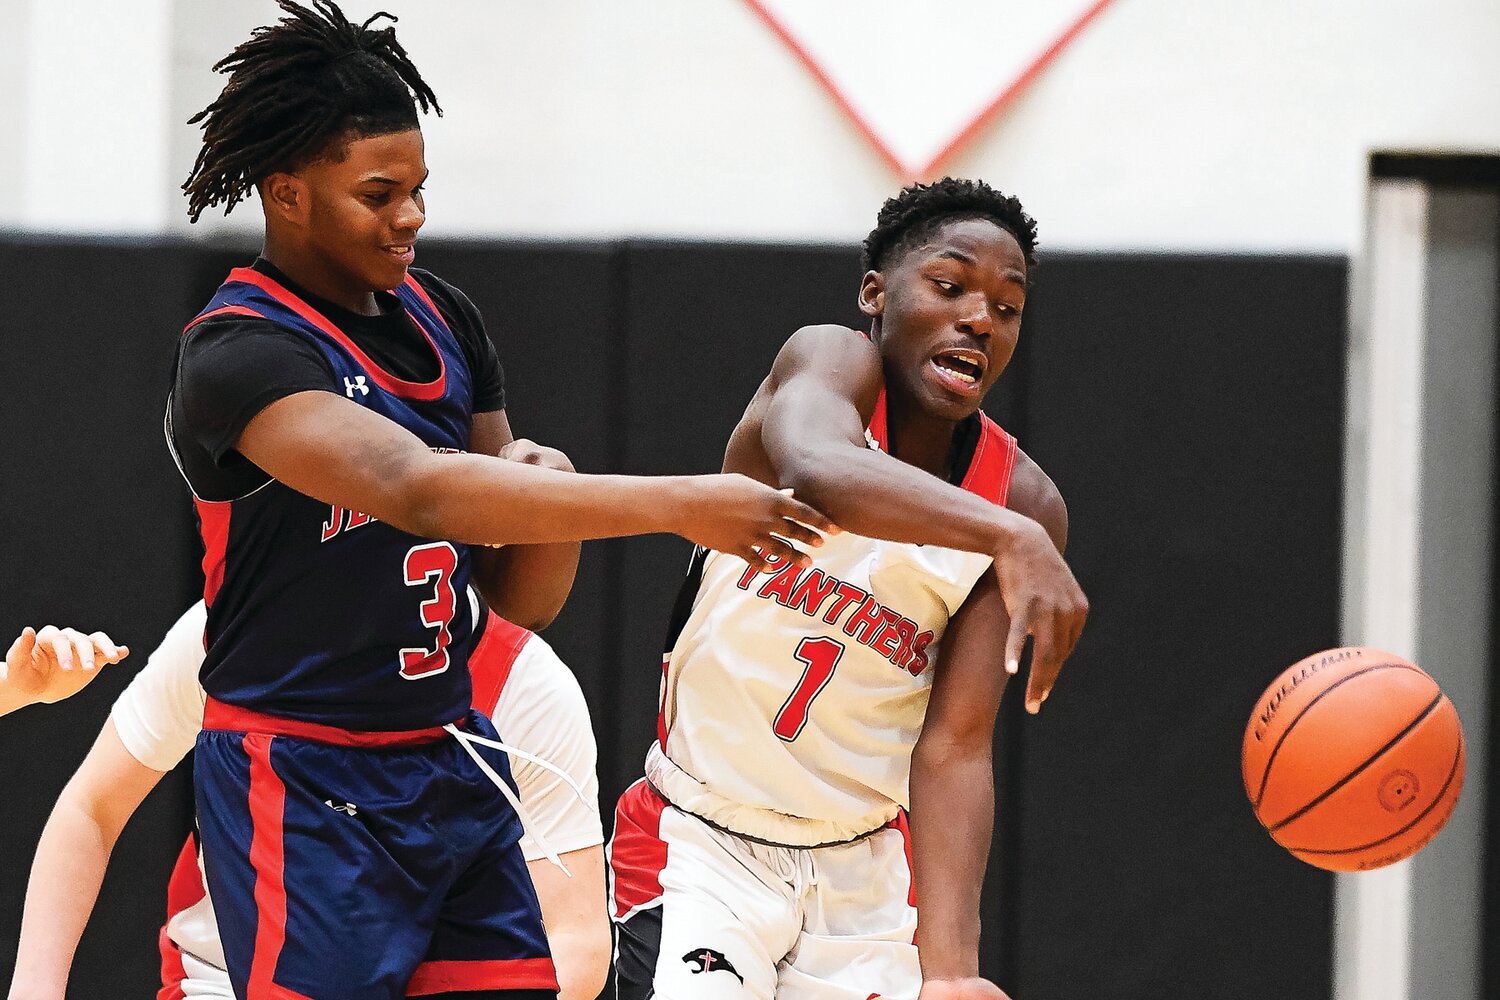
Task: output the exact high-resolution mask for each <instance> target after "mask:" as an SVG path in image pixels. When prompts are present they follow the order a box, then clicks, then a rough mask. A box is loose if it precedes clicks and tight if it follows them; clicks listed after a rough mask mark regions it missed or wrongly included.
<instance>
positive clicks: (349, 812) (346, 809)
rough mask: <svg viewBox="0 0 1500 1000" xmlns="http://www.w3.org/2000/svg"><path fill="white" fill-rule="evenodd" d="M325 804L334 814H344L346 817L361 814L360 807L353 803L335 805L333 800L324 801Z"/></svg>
mask: <svg viewBox="0 0 1500 1000" xmlns="http://www.w3.org/2000/svg"><path fill="white" fill-rule="evenodd" d="M323 804H324V805H325V806H327V807H328V808H330V809H332V810H333V811H334V812H336V813H343V814H344V815H345V816H353V815H355V814H356V813H358V812H359V806H357V805H355V804H354V803H353V802H340V803H338V804H337V805H335V804H334V802H333V800H332V799H324V800H323Z"/></svg>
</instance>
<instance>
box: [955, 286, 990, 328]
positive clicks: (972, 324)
mask: <svg viewBox="0 0 1500 1000" xmlns="http://www.w3.org/2000/svg"><path fill="white" fill-rule="evenodd" d="M955 325H956V326H957V327H958V330H959V332H960V333H966V334H969V335H970V336H974V337H988V336H989V335H990V334H992V333H994V332H995V323H994V320H993V319H992V318H991V317H990V308H989V304H988V303H987V302H986V301H985V298H984V296H983V295H966V296H964V297H963V298H962V299H960V300H959V313H958V322H957V323H956V324H955Z"/></svg>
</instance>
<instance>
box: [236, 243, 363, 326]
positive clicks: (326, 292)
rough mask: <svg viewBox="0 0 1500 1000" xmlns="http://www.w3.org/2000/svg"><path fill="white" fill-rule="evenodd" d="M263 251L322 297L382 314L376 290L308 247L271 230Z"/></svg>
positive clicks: (360, 311) (352, 308) (358, 310)
mask: <svg viewBox="0 0 1500 1000" xmlns="http://www.w3.org/2000/svg"><path fill="white" fill-rule="evenodd" d="M260 255H261V256H262V257H264V258H265V259H266V260H268V261H270V262H271V263H272V264H274V265H276V267H277V268H279V269H280V270H281V272H282V273H283V274H285V275H286V276H287V277H288V278H290V279H291V280H292V281H294V282H296V283H297V284H298V285H300V286H302V287H303V288H304V289H306V290H307V291H309V292H311V293H312V294H314V295H316V296H317V297H318V298H320V299H325V300H327V301H329V302H332V303H333V304H334V305H336V306H341V307H343V308H344V309H347V310H349V311H350V312H353V313H358V314H360V315H361V316H377V315H379V314H380V302H379V300H378V299H377V298H376V297H375V293H374V292H373V291H371V290H370V289H369V288H368V287H366V286H365V284H364V283H363V282H360V281H357V280H354V279H351V278H350V276H349V275H348V274H347V273H345V272H343V271H342V270H340V269H338V268H336V267H334V266H332V265H331V264H330V263H329V262H328V260H327V258H325V257H324V256H322V255H321V254H319V253H317V252H316V251H314V250H312V249H311V248H309V247H306V246H300V245H296V244H292V243H290V242H288V241H286V240H281V239H277V238H276V237H275V236H273V235H272V234H271V233H269V232H268V233H266V242H265V246H264V248H263V249H262V250H261V252H260Z"/></svg>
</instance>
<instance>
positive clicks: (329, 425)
mask: <svg viewBox="0 0 1500 1000" xmlns="http://www.w3.org/2000/svg"><path fill="white" fill-rule="evenodd" d="M235 447H236V448H237V450H238V451H239V452H240V453H241V454H243V455H244V456H245V457H246V458H248V459H249V460H250V461H252V462H254V463H255V464H256V465H257V466H259V467H260V468H261V469H263V470H264V471H265V472H266V473H268V474H269V475H271V476H274V477H275V478H276V479H278V480H280V481H281V482H283V483H285V484H286V485H288V486H290V487H291V488H292V489H294V490H297V491H298V492H300V493H304V494H306V495H308V496H310V497H313V498H315V499H317V500H321V501H323V502H325V503H329V504H336V505H338V506H340V507H346V508H349V509H351V510H358V511H362V512H364V513H366V514H369V515H371V516H373V517H376V518H379V519H380V520H382V521H386V522H388V523H390V524H393V525H395V526H396V527H398V528H401V529H402V530H404V531H409V532H411V533H412V534H415V535H421V536H423V537H427V538H449V539H453V540H454V541H460V542H470V543H479V544H487V545H497V544H505V545H508V544H523V545H524V544H537V543H548V542H568V541H582V540H585V539H590V538H615V537H620V536H624V535H644V534H651V533H654V532H671V533H673V534H678V535H682V536H683V537H685V538H687V539H689V540H691V541H694V542H696V543H698V544H700V545H703V546H706V547H708V548H712V549H718V550H720V551H723V552H730V553H733V554H735V555H738V556H742V557H744V558H745V559H747V560H750V561H752V562H754V563H756V564H757V565H762V566H765V565H767V563H766V562H765V556H766V555H769V556H779V557H781V558H786V559H792V560H794V561H796V562H805V561H806V557H805V556H802V555H801V554H800V553H798V552H797V551H796V550H795V549H793V548H792V546H791V545H789V544H787V542H785V541H783V540H782V537H784V538H787V539H791V540H792V541H794V542H798V543H801V544H804V545H814V546H815V545H818V544H820V542H821V537H820V536H819V535H818V534H817V533H816V532H815V531H813V530H810V529H809V528H807V527H803V525H811V526H812V527H813V528H817V529H820V530H822V529H827V528H829V527H830V526H831V525H830V522H829V521H828V519H827V518H825V517H824V516H823V515H822V514H820V513H818V512H817V511H816V510H814V509H813V508H812V507H810V506H808V505H807V504H804V503H802V502H800V501H798V500H796V499H793V498H792V497H791V496H788V495H786V494H784V493H780V492H777V491H776V490H773V489H771V488H769V487H767V486H765V485H764V484H761V483H757V482H755V481H754V480H752V479H750V478H748V477H745V476H593V475H580V474H578V473H567V472H559V471H557V470H555V469H544V468H540V467H538V466H532V465H526V464H523V463H520V462H507V461H504V460H502V459H499V458H494V457H491V456H486V455H470V454H458V455H437V454H434V453H433V452H431V451H430V450H429V449H428V448H427V446H426V445H424V444H423V443H422V441H421V439H420V438H418V437H417V436H416V435H414V434H412V433H411V432H410V431H408V430H406V429H405V428H403V427H401V426H400V425H399V424H397V423H395V422H394V421H391V420H387V419H386V418H384V417H382V416H380V415H379V414H376V413H371V412H370V411H369V410H366V409H365V408H363V407H361V406H359V405H358V404H356V403H353V402H350V401H349V400H346V399H343V398H342V397H340V396H336V395H334V394H333V393H331V392H323V391H307V392H298V393H294V394H293V395H290V396H286V397H284V398H282V399H278V400H276V401H275V402H274V403H271V404H270V405H268V406H267V407H266V408H265V409H263V410H261V411H260V412H259V413H258V414H256V415H255V417H253V418H252V419H251V420H250V422H249V423H248V424H246V425H245V429H244V431H243V432H242V433H241V434H240V437H239V439H238V441H237V442H236V445H235ZM798 522H800V523H798ZM777 536H782V537H777ZM757 550H758V551H757ZM763 554H764V555H763Z"/></svg>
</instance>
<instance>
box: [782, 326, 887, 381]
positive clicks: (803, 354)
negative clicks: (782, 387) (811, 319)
mask: <svg viewBox="0 0 1500 1000" xmlns="http://www.w3.org/2000/svg"><path fill="white" fill-rule="evenodd" d="M809 374H811V375H829V376H833V377H837V378H841V379H842V378H851V379H853V380H855V381H862V382H868V381H871V380H875V381H878V380H879V379H880V377H881V367H880V350H879V349H878V348H877V347H876V346H875V344H874V343H873V342H872V341H871V340H870V338H869V337H868V336H866V335H865V334H863V333H861V332H860V331H858V330H854V329H851V328H850V327H847V326H840V325H839V324H837V323H820V324H816V325H813V326H804V327H801V328H800V329H798V330H797V331H796V332H795V333H793V334H792V335H791V336H790V337H788V338H787V339H786V342H785V343H784V344H782V345H781V350H780V351H779V352H778V353H777V355H776V363H775V364H774V365H773V366H772V368H771V384H772V387H773V388H774V387H775V386H776V385H778V384H780V383H781V382H783V381H786V380H788V379H791V378H795V377H797V376H800V375H809Z"/></svg>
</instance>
